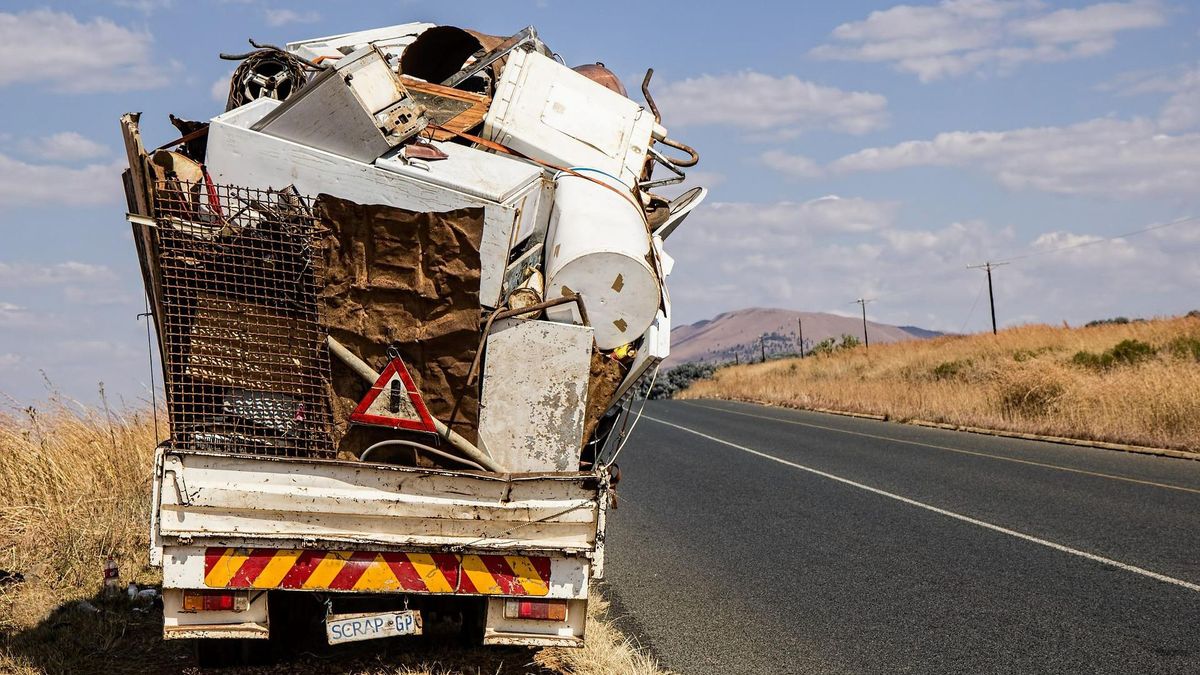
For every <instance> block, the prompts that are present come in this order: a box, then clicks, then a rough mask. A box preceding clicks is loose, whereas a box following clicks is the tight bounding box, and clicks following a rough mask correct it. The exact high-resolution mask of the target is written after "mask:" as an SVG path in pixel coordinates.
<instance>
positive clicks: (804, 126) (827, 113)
mask: <svg viewBox="0 0 1200 675" xmlns="http://www.w3.org/2000/svg"><path fill="white" fill-rule="evenodd" d="M655 98H656V99H657V100H658V103H659V107H660V108H661V109H662V113H663V123H664V124H665V125H667V127H668V128H671V127H681V126H689V125H696V126H698V125H706V124H717V125H725V126H731V127H734V128H737V129H742V130H745V131H751V132H770V133H771V134H772V135H780V136H785V137H786V136H794V135H796V134H798V133H801V132H804V131H810V130H814V129H827V130H830V131H839V132H843V133H850V134H863V133H867V132H870V131H875V130H876V129H881V128H883V127H884V126H886V125H887V121H888V112H887V99H886V98H884V97H883V96H881V95H879V94H872V93H868V92H857V91H845V90H842V89H838V88H836V87H828V86H824V85H820V84H815V83H813V82H807V81H805V80H801V79H800V78H798V77H796V76H794V75H785V76H783V77H775V76H772V75H765V74H763V73H757V72H754V71H742V72H740V73H735V74H730V75H701V76H700V77H693V78H689V79H686V80H680V81H678V82H669V83H667V84H666V85H664V86H662V87H660V88H659V91H658V93H657V94H656V95H655Z"/></svg>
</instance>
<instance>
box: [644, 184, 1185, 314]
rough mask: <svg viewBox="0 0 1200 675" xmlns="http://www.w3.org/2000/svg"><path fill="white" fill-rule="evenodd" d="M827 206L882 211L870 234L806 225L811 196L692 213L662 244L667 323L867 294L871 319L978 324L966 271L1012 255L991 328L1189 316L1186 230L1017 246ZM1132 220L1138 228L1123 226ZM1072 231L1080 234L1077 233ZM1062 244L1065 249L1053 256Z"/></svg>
mask: <svg viewBox="0 0 1200 675" xmlns="http://www.w3.org/2000/svg"><path fill="white" fill-rule="evenodd" d="M821 201H823V200H814V202H815V203H817V204H819V203H820V202H821ZM840 201H841V202H842V203H843V204H839V206H842V205H844V204H846V203H855V202H858V203H859V206H860V207H868V206H873V207H874V209H875V210H876V211H877V212H879V213H881V214H882V215H881V216H880V217H879V218H877V219H876V220H875V221H874V222H875V223H876V224H877V225H878V226H876V227H869V228H856V227H846V226H845V225H846V222H847V221H846V219H845V218H842V217H838V218H831V217H828V215H827V214H826V215H825V216H824V217H822V218H819V219H818V220H817V222H814V221H813V219H814V212H819V211H820V208H819V207H816V208H814V203H813V202H799V203H786V202H785V203H758V204H754V203H739V204H718V205H714V206H713V207H709V206H708V205H704V206H701V207H700V209H698V210H697V212H696V214H694V215H693V216H692V217H691V218H690V219H689V220H688V221H687V222H686V223H684V225H683V226H681V227H680V229H679V230H678V231H677V232H676V233H675V234H673V235H672V236H671V239H670V240H668V242H667V244H668V250H669V251H670V253H671V255H672V256H673V257H674V258H675V260H676V265H675V270H674V272H673V273H672V277H671V279H672V285H671V297H672V301H673V303H674V307H675V310H676V318H677V320H678V322H679V323H685V322H690V321H695V320H697V319H701V318H708V317H711V316H713V315H714V314H716V313H718V312H721V311H726V310H730V309H737V308H742V307H754V306H785V307H790V308H794V309H802V310H819V309H830V308H834V309H836V308H838V307H842V308H843V311H851V310H853V309H857V307H854V306H853V305H851V304H850V302H851V301H852V300H853V299H854V298H857V297H870V298H876V299H877V302H875V303H874V304H872V305H871V307H870V312H871V318H872V319H873V320H879V321H883V322H885V323H892V324H898V325H904V324H912V325H918V326H923V327H927V328H933V329H938V330H948V331H959V330H961V329H963V328H964V325H965V328H966V330H984V329H985V328H986V327H987V326H988V323H989V319H988V315H987V298H986V297H981V293H986V292H987V291H986V288H985V287H984V284H985V283H986V280H985V277H984V275H983V273H982V272H981V271H979V270H968V269H966V265H968V264H971V263H978V262H983V261H985V260H989V259H990V260H996V259H1003V258H1005V257H1006V256H1007V257H1012V256H1015V255H1018V254H1021V255H1023V256H1024V257H1022V259H1020V260H1018V261H1016V262H1014V263H1013V264H1012V265H1009V266H1005V267H1001V268H999V270H998V271H997V272H996V273H995V279H994V280H995V284H996V286H995V290H996V307H997V315H998V319H999V321H1000V323H1001V325H1012V324H1015V323H1021V322H1027V321H1044V322H1049V323H1058V322H1060V321H1062V320H1064V319H1065V320H1068V321H1070V322H1071V323H1073V324H1079V323H1083V322H1086V321H1088V320H1091V319H1097V318H1104V317H1108V316H1116V315H1121V314H1125V315H1128V316H1153V315H1156V314H1167V313H1181V312H1185V311H1187V310H1189V309H1192V308H1193V307H1191V306H1188V304H1190V303H1191V301H1190V300H1189V298H1191V297H1192V296H1194V288H1195V280H1196V278H1197V277H1198V276H1200V230H1198V229H1197V228H1195V227H1194V226H1190V225H1183V224H1181V225H1179V226H1177V227H1170V228H1165V229H1161V230H1155V231H1153V232H1149V233H1146V234H1143V235H1139V236H1135V237H1128V238H1125V239H1116V240H1105V241H1100V238H1101V236H1102V234H1093V233H1087V234H1081V233H1072V232H1066V231H1053V232H1049V233H1044V234H1040V235H1030V237H1029V238H1028V239H1026V238H1024V237H1022V238H1020V239H1018V236H1017V234H1016V230H1015V229H1014V228H1013V227H1007V226H998V225H997V224H995V223H989V222H986V221H983V220H966V221H959V222H952V223H950V224H947V225H945V226H942V227H934V228H910V227H901V226H900V225H898V224H897V223H896V222H895V221H896V220H897V218H896V214H894V213H893V209H892V208H889V207H887V205H879V204H877V203H873V202H869V201H866V200H853V199H849V198H845V199H842V200H840ZM834 203H836V202H834ZM805 205H809V208H807V209H806V208H804V207H805ZM857 220H859V219H857V218H850V220H849V222H855V221H857ZM1139 225H1144V223H1136V224H1133V223H1131V224H1128V225H1127V226H1126V229H1134V227H1136V226H1139ZM1079 228H1080V230H1082V231H1083V232H1087V230H1088V229H1089V225H1088V224H1080V225H1079ZM1093 241H1095V242H1097V243H1095V244H1091V245H1085V246H1078V244H1081V243H1082V244H1086V243H1088V242H1093ZM1065 246H1076V248H1071V249H1069V250H1059V249H1062V248H1063V247H1065ZM1030 253H1032V254H1034V255H1032V256H1028V255H1027V254H1030ZM981 289H982V290H981ZM977 298H981V299H980V300H978V301H976V299H977ZM972 304H975V305H976V306H975V308H974V310H973V313H971V312H972V309H971V307H972ZM1197 304H1200V303H1197ZM968 316H970V321H967V319H968Z"/></svg>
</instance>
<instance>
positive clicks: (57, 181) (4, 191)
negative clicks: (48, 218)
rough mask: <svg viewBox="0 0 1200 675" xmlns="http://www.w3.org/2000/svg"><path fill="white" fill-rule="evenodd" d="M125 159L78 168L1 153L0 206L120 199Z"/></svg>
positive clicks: (106, 201)
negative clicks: (36, 162)
mask: <svg viewBox="0 0 1200 675" xmlns="http://www.w3.org/2000/svg"><path fill="white" fill-rule="evenodd" d="M123 167H124V162H114V163H111V164H87V165H84V166H81V167H79V168H75V167H71V166H57V165H51V164H30V163H28V162H22V161H20V160H17V159H13V158H12V157H8V156H7V155H4V154H0V207H5V206H16V205H42V206H45V205H47V204H55V205H67V206H84V205H91V204H107V203H111V202H116V201H119V200H120V199H121V198H122V187H121V170H122V168H123Z"/></svg>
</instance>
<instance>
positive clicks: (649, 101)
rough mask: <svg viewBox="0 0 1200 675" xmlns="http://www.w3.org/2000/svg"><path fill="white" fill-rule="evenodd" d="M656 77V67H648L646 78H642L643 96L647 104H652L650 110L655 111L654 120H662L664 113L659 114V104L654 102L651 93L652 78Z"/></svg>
mask: <svg viewBox="0 0 1200 675" xmlns="http://www.w3.org/2000/svg"><path fill="white" fill-rule="evenodd" d="M651 77H654V69H653V68H647V69H646V79H644V80H642V96H645V97H646V105H648V106H650V112H652V113H654V121H655V122H662V115H660V114H658V106H657V105H655V103H654V97H653V96H651V95H650V78H651Z"/></svg>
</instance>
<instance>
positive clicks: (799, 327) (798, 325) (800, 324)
mask: <svg viewBox="0 0 1200 675" xmlns="http://www.w3.org/2000/svg"><path fill="white" fill-rule="evenodd" d="M796 330H798V331H800V358H804V319H803V318H801V317H796Z"/></svg>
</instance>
